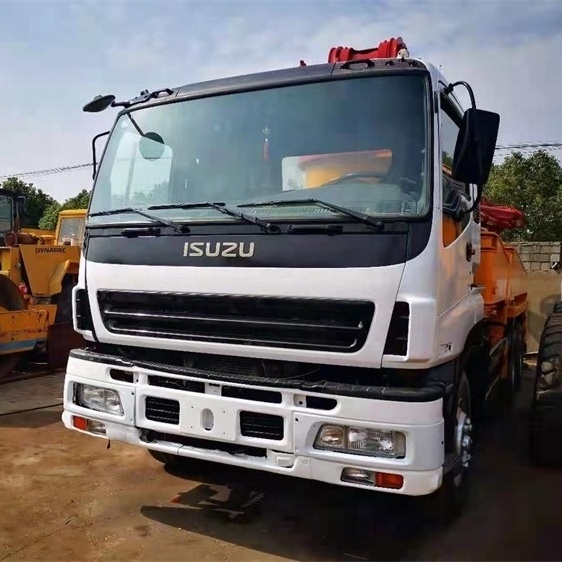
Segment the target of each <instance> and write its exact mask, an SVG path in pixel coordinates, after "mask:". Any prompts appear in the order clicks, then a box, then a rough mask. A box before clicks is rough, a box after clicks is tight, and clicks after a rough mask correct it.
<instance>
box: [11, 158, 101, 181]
mask: <svg viewBox="0 0 562 562" xmlns="http://www.w3.org/2000/svg"><path fill="white" fill-rule="evenodd" d="M91 167H92V164H91V162H89V163H88V164H73V165H71V166H59V167H57V168H49V169H47V170H34V171H32V172H20V173H18V174H7V175H2V176H0V180H6V179H8V178H22V177H25V178H29V177H38V176H50V175H52V174H62V173H64V172H73V171H75V170H82V169H85V168H91Z"/></svg>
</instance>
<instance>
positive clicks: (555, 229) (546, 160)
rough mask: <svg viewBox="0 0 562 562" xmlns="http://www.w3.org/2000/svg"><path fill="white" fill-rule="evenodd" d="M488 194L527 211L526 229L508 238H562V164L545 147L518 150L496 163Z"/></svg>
mask: <svg viewBox="0 0 562 562" xmlns="http://www.w3.org/2000/svg"><path fill="white" fill-rule="evenodd" d="M484 196H485V197H487V198H488V199H489V200H490V202H492V203H495V204H498V205H509V206H512V207H515V208H517V209H520V210H521V211H523V213H524V214H525V219H526V223H527V226H526V228H524V229H517V230H513V231H510V232H506V233H505V235H503V236H504V238H506V239H507V240H517V241H529V242H534V241H545V242H549V241H560V240H562V166H561V165H560V163H559V162H558V160H557V159H556V158H555V157H554V156H552V155H551V154H549V153H548V152H546V151H545V150H539V151H537V152H534V153H533V154H531V155H529V156H527V157H525V156H523V155H522V154H521V153H520V152H514V153H513V154H511V155H510V156H508V157H507V158H506V159H505V160H504V161H503V162H502V163H501V164H499V165H495V166H493V167H492V171H491V173H490V178H489V180H488V183H487V184H486V186H485V188H484Z"/></svg>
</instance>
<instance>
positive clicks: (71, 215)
mask: <svg viewBox="0 0 562 562" xmlns="http://www.w3.org/2000/svg"><path fill="white" fill-rule="evenodd" d="M85 221H86V209H69V210H65V211H60V212H59V218H58V221H57V228H56V232H55V240H56V244H57V245H59V246H82V244H83V242H84V224H85Z"/></svg>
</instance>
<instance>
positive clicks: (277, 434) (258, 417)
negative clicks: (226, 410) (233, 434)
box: [240, 412, 284, 441]
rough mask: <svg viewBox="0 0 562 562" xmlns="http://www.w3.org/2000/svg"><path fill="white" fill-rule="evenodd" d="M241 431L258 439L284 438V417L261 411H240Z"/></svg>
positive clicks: (274, 439)
mask: <svg viewBox="0 0 562 562" xmlns="http://www.w3.org/2000/svg"><path fill="white" fill-rule="evenodd" d="M240 433H241V434H242V435H244V436H245V437H257V438H258V439H271V440H272V441H281V440H282V439H283V435H284V431H283V418H282V417H281V416H272V415H270V414H261V413H259V412H240Z"/></svg>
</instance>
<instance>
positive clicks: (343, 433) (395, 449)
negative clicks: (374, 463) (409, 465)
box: [314, 425, 406, 459]
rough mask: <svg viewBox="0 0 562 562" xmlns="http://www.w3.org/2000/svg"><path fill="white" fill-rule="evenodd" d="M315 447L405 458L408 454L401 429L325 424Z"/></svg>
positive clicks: (390, 457) (319, 432)
mask: <svg viewBox="0 0 562 562" xmlns="http://www.w3.org/2000/svg"><path fill="white" fill-rule="evenodd" d="M314 448H315V449H323V450H327V451H339V452H342V453H351V454H355V455H364V456H372V457H383V458H389V459H403V458H404V457H405V456H406V435H405V434H404V433H402V432H400V431H391V430H387V429H374V428H366V427H355V426H353V427H348V426H342V425H323V426H322V427H321V428H320V430H319V431H318V434H317V436H316V439H315V440H314Z"/></svg>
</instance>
